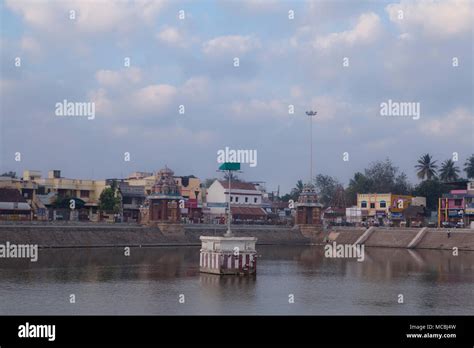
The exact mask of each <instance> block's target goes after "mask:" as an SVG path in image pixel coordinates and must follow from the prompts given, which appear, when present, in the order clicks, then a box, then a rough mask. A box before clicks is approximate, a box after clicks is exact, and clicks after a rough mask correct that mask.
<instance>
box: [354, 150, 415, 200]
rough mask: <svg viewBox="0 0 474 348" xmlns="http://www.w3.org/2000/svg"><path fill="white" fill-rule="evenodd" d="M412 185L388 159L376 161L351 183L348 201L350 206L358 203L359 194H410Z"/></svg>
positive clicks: (358, 174) (356, 175) (355, 175)
mask: <svg viewBox="0 0 474 348" xmlns="http://www.w3.org/2000/svg"><path fill="white" fill-rule="evenodd" d="M411 191H412V187H411V184H410V183H409V181H408V178H407V176H406V174H405V173H403V172H399V170H398V168H397V167H395V166H394V165H393V164H392V162H391V161H390V160H389V159H388V158H387V159H386V160H385V161H376V162H373V163H371V164H370V165H369V168H367V169H365V170H364V174H362V173H360V172H357V173H355V174H354V178H352V179H351V180H350V181H349V186H348V187H347V190H346V192H347V194H346V200H347V202H348V203H350V204H355V203H356V201H357V193H397V194H410V193H411Z"/></svg>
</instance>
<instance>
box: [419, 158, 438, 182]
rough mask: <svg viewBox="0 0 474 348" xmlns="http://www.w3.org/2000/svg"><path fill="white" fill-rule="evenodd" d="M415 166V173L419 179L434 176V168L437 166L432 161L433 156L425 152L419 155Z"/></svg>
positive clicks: (429, 178)
mask: <svg viewBox="0 0 474 348" xmlns="http://www.w3.org/2000/svg"><path fill="white" fill-rule="evenodd" d="M415 168H416V169H418V172H417V173H416V175H417V176H418V178H420V179H421V180H424V179H425V178H426V179H428V180H431V179H433V178H435V177H436V168H438V165H437V164H436V161H433V157H431V155H430V154H428V153H426V154H424V155H423V156H421V157H420V159H419V160H418V164H417V165H416V166H415Z"/></svg>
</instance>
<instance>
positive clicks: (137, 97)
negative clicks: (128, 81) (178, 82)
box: [131, 84, 178, 114]
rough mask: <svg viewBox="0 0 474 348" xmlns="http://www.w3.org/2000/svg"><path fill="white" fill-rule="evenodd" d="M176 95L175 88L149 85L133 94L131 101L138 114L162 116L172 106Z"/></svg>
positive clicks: (165, 85)
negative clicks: (150, 113) (151, 113)
mask: <svg viewBox="0 0 474 348" xmlns="http://www.w3.org/2000/svg"><path fill="white" fill-rule="evenodd" d="M176 93H177V90H176V87H174V86H171V85H167V84H158V85H149V86H146V87H144V88H141V89H139V90H138V91H136V92H134V93H133V94H132V99H131V101H132V103H133V104H134V105H135V107H136V108H137V111H139V112H140V111H141V112H155V113H156V114H162V113H163V111H165V110H166V109H168V107H169V106H170V105H171V104H172V102H173V100H174V98H175V96H176ZM177 108H178V105H176V109H177Z"/></svg>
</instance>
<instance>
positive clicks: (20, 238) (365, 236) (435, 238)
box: [0, 223, 474, 250]
mask: <svg viewBox="0 0 474 348" xmlns="http://www.w3.org/2000/svg"><path fill="white" fill-rule="evenodd" d="M225 231H226V226H224V225H172V226H166V225H162V226H159V227H143V226H137V225H122V224H120V225H119V224H110V225H109V224H91V223H62V224H57V223H54V224H51V223H36V224H35V223H14V224H13V223H8V224H0V244H4V243H5V242H7V241H9V242H10V243H15V244H38V245H39V246H40V247H46V248H47V247H109V246H171V245H200V244H201V243H200V240H199V237H200V236H202V235H206V236H214V235H223V234H224V233H225ZM232 231H233V232H234V234H235V236H252V237H257V238H258V242H257V244H269V245H271V244H274V245H283V244H292V245H296V244H310V243H311V244H325V243H327V242H333V241H335V242H336V243H338V244H354V243H358V242H360V243H363V244H364V245H365V246H367V247H391V248H408V247H410V248H415V249H452V248H454V247H457V248H458V249H459V250H474V230H469V229H452V230H451V233H450V235H449V237H448V233H447V230H446V229H425V230H424V231H422V233H420V229H418V228H398V229H397V228H372V229H371V230H370V231H367V230H366V229H363V228H334V229H331V230H329V231H324V232H322V231H316V230H315V231H311V230H310V229H303V231H301V230H300V229H299V228H298V227H286V226H233V227H232Z"/></svg>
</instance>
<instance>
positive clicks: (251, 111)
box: [230, 99, 288, 122]
mask: <svg viewBox="0 0 474 348" xmlns="http://www.w3.org/2000/svg"><path fill="white" fill-rule="evenodd" d="M230 115H231V117H232V118H233V119H236V120H240V121H242V120H243V121H252V122H253V121H257V120H262V119H269V118H275V117H278V118H281V117H282V116H285V115H286V116H288V104H287V103H284V102H283V101H281V100H277V99H272V100H259V99H252V100H250V101H248V102H243V101H238V102H233V103H231V105H230Z"/></svg>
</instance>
